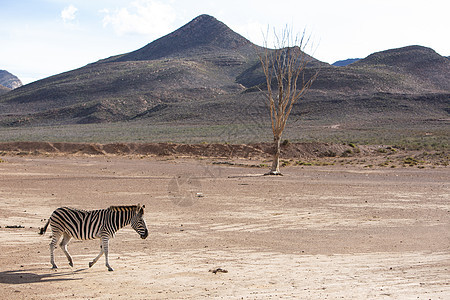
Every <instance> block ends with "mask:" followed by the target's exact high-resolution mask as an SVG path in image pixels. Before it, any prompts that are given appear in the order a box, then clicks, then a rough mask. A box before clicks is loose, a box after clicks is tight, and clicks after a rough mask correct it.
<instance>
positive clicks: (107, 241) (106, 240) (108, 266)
mask: <svg viewBox="0 0 450 300" xmlns="http://www.w3.org/2000/svg"><path fill="white" fill-rule="evenodd" d="M102 242H103V253H105V265H106V267H107V268H108V271H114V269H113V268H111V266H110V265H109V261H108V247H109V245H108V244H109V238H108V237H102Z"/></svg>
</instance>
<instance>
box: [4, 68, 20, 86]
mask: <svg viewBox="0 0 450 300" xmlns="http://www.w3.org/2000/svg"><path fill="white" fill-rule="evenodd" d="M0 86H3V87H6V88H8V89H11V90H13V89H16V88H18V87H21V86H22V82H21V81H20V79H19V78H17V76H14V75H13V74H11V73H9V72H8V71H6V70H0Z"/></svg>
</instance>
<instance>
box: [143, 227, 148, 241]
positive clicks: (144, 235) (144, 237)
mask: <svg viewBox="0 0 450 300" xmlns="http://www.w3.org/2000/svg"><path fill="white" fill-rule="evenodd" d="M147 237H148V230H147V229H146V230H145V232H144V234H141V239H143V240H145V239H146V238H147Z"/></svg>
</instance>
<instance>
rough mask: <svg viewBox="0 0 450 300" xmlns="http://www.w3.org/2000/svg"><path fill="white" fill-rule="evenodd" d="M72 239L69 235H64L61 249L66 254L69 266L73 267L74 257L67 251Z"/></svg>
mask: <svg viewBox="0 0 450 300" xmlns="http://www.w3.org/2000/svg"><path fill="white" fill-rule="evenodd" d="M71 238H72V237H71V236H69V235H68V234H67V233H64V234H63V238H62V240H61V243H60V244H59V245H60V246H61V249H62V251H63V252H64V254H65V255H66V257H67V259H68V260H69V266H71V267H73V261H72V257H71V256H70V254H69V252H68V251H67V244H68V243H69V241H70V239H71Z"/></svg>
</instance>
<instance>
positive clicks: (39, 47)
mask: <svg viewBox="0 0 450 300" xmlns="http://www.w3.org/2000/svg"><path fill="white" fill-rule="evenodd" d="M449 11H450V1H448V0H428V1H423V0H421V1H416V0H339V1H338V0H308V1H303V0H272V1H268V0H226V1H216V0H130V1H128V0H0V69H1V70H7V71H8V72H10V73H12V74H14V75H16V76H17V77H19V79H21V80H22V82H23V83H24V84H27V83H30V82H32V81H35V80H38V79H42V78H45V77H48V76H51V75H55V74H59V73H62V72H66V71H70V70H73V69H76V68H80V67H82V66H85V65H86V64H89V63H92V62H95V61H98V60H99V59H103V58H107V57H109V56H113V55H118V54H122V53H127V52H130V51H134V50H137V49H139V48H141V47H143V46H145V45H146V44H148V43H150V42H152V41H154V40H155V39H157V38H160V37H162V36H164V35H166V34H169V33H170V32H172V31H174V30H176V29H178V28H179V27H181V26H183V25H184V24H186V23H188V22H189V21H191V20H192V19H194V18H195V17H197V16H199V15H201V14H209V15H211V16H213V17H215V18H217V19H218V20H219V21H222V22H224V23H225V24H226V25H228V26H229V27H230V28H231V29H232V30H234V31H235V32H237V33H239V34H241V35H243V36H244V37H246V38H247V39H249V40H250V41H252V42H253V43H255V44H258V45H262V44H263V41H264V34H265V33H267V32H269V35H270V33H272V32H273V31H277V32H279V31H280V30H282V29H283V28H285V27H286V26H288V27H289V28H291V29H292V31H293V32H298V33H302V32H303V31H305V32H306V34H307V35H308V36H310V42H309V44H308V45H307V47H306V48H305V51H306V52H307V53H308V54H310V55H312V56H314V57H315V58H317V59H319V60H321V61H324V62H327V63H333V62H335V61H337V60H342V59H347V58H364V57H366V56H368V55H369V54H371V53H374V52H378V51H383V50H387V49H393V48H399V47H404V46H409V45H421V46H426V47H430V48H432V49H434V50H435V51H436V52H437V53H439V54H441V55H444V56H449V55H450V38H449V28H450V18H449V17H448V12H449ZM268 29H269V31H268ZM269 40H270V39H269ZM269 46H271V45H270V44H269Z"/></svg>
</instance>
